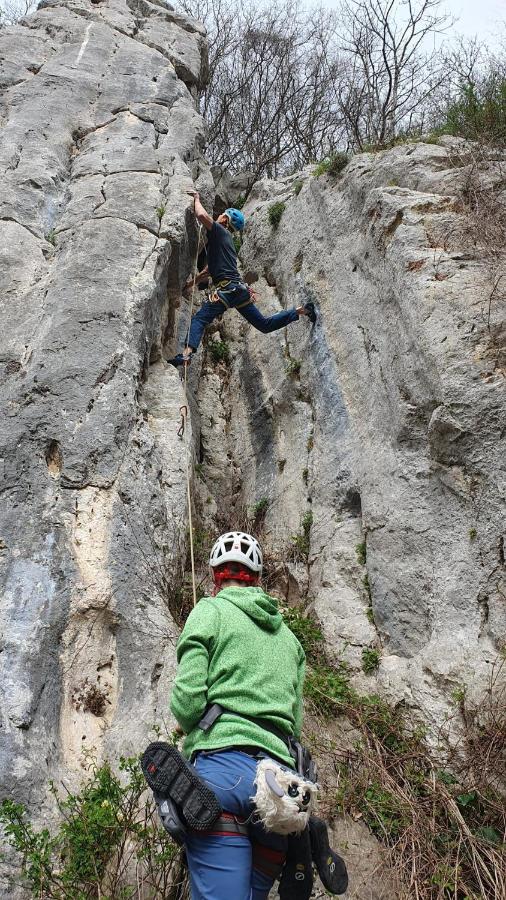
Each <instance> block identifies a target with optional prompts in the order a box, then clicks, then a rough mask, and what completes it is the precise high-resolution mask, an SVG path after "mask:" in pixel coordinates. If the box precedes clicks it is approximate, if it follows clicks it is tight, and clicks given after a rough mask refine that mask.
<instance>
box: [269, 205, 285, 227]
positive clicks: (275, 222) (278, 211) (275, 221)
mask: <svg viewBox="0 0 506 900" xmlns="http://www.w3.org/2000/svg"><path fill="white" fill-rule="evenodd" d="M285 209H286V204H285V203H283V202H282V201H281V200H278V201H277V202H276V203H272V204H271V205H270V206H269V213H268V214H269V222H270V224H271V225H272V227H273V229H274V231H276V229H277V228H278V226H279V223H280V222H281V218H282V216H283V213H284V211H285Z"/></svg>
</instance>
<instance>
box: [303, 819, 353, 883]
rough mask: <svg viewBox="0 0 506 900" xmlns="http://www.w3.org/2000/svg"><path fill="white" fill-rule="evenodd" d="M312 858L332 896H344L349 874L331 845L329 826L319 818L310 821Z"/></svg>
mask: <svg viewBox="0 0 506 900" xmlns="http://www.w3.org/2000/svg"><path fill="white" fill-rule="evenodd" d="M309 835H310V838H311V856H312V858H313V862H314V864H315V866H316V868H317V870H318V875H319V876H320V879H321V882H322V884H323V885H324V887H326V888H327V890H328V891H330V893H331V894H344V892H345V891H346V888H347V887H348V872H347V870H346V864H345V862H344V860H343V859H341V857H340V856H338V854H337V853H336V852H335V850H332V847H331V846H330V844H329V835H328V830H327V825H326V823H325V822H324V821H323V820H322V819H318V818H317V816H311V818H310V819H309Z"/></svg>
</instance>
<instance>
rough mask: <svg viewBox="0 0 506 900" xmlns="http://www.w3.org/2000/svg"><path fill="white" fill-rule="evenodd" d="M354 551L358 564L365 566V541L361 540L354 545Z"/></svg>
mask: <svg viewBox="0 0 506 900" xmlns="http://www.w3.org/2000/svg"><path fill="white" fill-rule="evenodd" d="M355 553H356V554H357V560H358V562H359V565H361V566H365V564H366V562H367V545H366V542H365V541H361V542H360V544H357V545H356V547H355Z"/></svg>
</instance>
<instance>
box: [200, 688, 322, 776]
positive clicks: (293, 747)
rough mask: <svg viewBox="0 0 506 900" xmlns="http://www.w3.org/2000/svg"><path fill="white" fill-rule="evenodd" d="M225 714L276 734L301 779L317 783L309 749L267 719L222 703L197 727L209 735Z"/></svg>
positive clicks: (213, 704)
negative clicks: (230, 707)
mask: <svg viewBox="0 0 506 900" xmlns="http://www.w3.org/2000/svg"><path fill="white" fill-rule="evenodd" d="M223 713H226V715H229V716H237V718H239V719H247V721H248V722H253V723H254V724H255V725H258V727H259V728H262V729H263V730H264V731H268V732H269V734H274V735H275V736H276V737H277V738H279V739H280V741H282V742H283V744H284V745H285V747H286V748H287V750H288V752H289V754H290V756H291V757H292V759H293V764H294V769H295V771H296V772H297V774H298V775H300V777H301V778H304V779H307V780H308V781H311V782H313V783H316V780H317V773H316V766H315V763H314V761H313V760H312V758H311V754H310V752H309V750H308V749H307V747H304V746H303V745H302V744H301V743H300V741H298V740H297V739H296V738H294V737H293V736H292V735H290V734H286V732H284V731H282V730H281V728H277V727H276V726H275V725H273V723H272V722H268V721H267V719H261V718H260V717H259V716H247V715H246V713H236V712H234V710H232V709H227V708H226V707H225V706H221V704H220V703H212V704H211V705H210V706H208V707H207V709H206V710H205V712H204V715H203V716H202V718H201V720H200V722H198V723H197V727H198V728H200V730H201V731H203V732H204V733H205V734H207V732H208V731H210V729H211V728H212V727H213V725H214V723H215V722H216V721H217V720H218V719H219V718H220V716H222V715H223Z"/></svg>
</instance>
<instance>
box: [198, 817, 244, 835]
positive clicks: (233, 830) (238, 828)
mask: <svg viewBox="0 0 506 900" xmlns="http://www.w3.org/2000/svg"><path fill="white" fill-rule="evenodd" d="M192 830H193V833H194V834H198V835H199V836H201V837H211V836H213V835H218V837H230V836H233V835H236V834H243V835H245V836H246V837H248V826H247V825H245V824H243V822H239V821H238V820H237V819H236V817H235V816H234V815H233V814H232V813H227V812H223V813H222V814H221V816H219V818H218V819H216V822H215V823H214V825H213V826H212V828H208V829H206V830H205V831H195V829H192Z"/></svg>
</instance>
